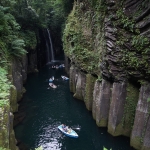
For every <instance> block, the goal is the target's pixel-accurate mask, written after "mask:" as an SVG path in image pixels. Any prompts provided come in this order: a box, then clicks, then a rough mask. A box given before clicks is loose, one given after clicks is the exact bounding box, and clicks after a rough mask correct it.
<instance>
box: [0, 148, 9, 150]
mask: <svg viewBox="0 0 150 150" xmlns="http://www.w3.org/2000/svg"><path fill="white" fill-rule="evenodd" d="M0 150H9V149H7V148H3V147H0Z"/></svg>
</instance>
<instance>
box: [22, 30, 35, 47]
mask: <svg viewBox="0 0 150 150" xmlns="http://www.w3.org/2000/svg"><path fill="white" fill-rule="evenodd" d="M19 34H20V37H21V38H22V39H23V40H24V41H25V48H26V49H35V47H36V45H37V39H36V34H35V32H33V31H30V30H25V31H23V32H20V33H19Z"/></svg>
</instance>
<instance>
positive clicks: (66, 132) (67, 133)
mask: <svg viewBox="0 0 150 150" xmlns="http://www.w3.org/2000/svg"><path fill="white" fill-rule="evenodd" d="M58 129H59V130H60V131H61V132H62V133H64V134H65V135H66V136H69V137H73V138H78V134H77V133H76V132H75V131H74V130H72V129H71V128H69V129H68V130H64V128H63V127H62V125H60V126H58Z"/></svg>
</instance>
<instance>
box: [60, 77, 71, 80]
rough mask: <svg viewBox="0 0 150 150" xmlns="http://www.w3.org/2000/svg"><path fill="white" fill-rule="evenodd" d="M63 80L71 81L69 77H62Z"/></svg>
mask: <svg viewBox="0 0 150 150" xmlns="http://www.w3.org/2000/svg"><path fill="white" fill-rule="evenodd" d="M61 77H62V79H63V80H69V78H68V77H65V76H61Z"/></svg>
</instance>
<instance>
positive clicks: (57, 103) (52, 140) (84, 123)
mask: <svg viewBox="0 0 150 150" xmlns="http://www.w3.org/2000/svg"><path fill="white" fill-rule="evenodd" d="M52 75H53V76H54V77H55V79H57V80H55V81H54V83H55V84H56V85H58V88H57V89H52V88H50V89H47V88H48V79H49V78H50V77H51V76H52ZM61 75H65V71H64V70H61V69H60V70H52V69H49V66H45V67H44V68H42V69H41V70H40V71H39V73H35V74H30V75H29V76H28V80H27V83H26V85H25V88H26V90H27V92H26V94H25V95H24V98H23V101H22V102H21V104H20V110H21V111H24V112H26V118H25V119H24V121H23V122H22V123H21V124H19V125H18V126H17V127H15V134H16V138H17V139H19V140H21V141H22V142H23V143H24V144H25V145H26V146H27V147H28V149H30V150H31V149H32V150H33V149H34V148H37V147H38V146H40V145H42V147H43V148H44V150H103V147H106V148H107V149H110V148H112V150H133V148H131V147H130V146H129V143H130V141H129V138H126V137H112V136H111V135H109V134H108V133H107V128H99V127H97V126H96V123H95V120H93V118H92V114H91V112H89V111H88V110H87V109H86V107H85V104H84V102H82V101H80V100H76V99H74V98H73V95H72V93H70V92H69V81H63V80H62V79H61V78H60V77H61ZM62 123H64V124H66V125H68V126H70V127H80V128H81V130H80V131H78V130H76V132H77V133H78V135H79V138H77V139H74V138H69V137H66V136H65V135H63V134H62V133H61V132H60V131H59V130H58V129H57V126H59V125H60V124H62Z"/></svg>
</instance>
